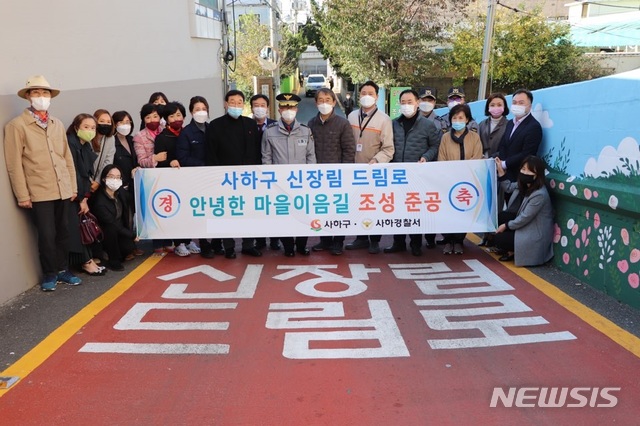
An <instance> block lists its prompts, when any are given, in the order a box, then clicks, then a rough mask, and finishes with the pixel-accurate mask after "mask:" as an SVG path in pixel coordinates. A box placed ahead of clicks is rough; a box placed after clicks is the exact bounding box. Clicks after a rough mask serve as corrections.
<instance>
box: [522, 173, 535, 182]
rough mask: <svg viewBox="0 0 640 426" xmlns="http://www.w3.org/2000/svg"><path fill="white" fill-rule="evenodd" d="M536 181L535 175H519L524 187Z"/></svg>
mask: <svg viewBox="0 0 640 426" xmlns="http://www.w3.org/2000/svg"><path fill="white" fill-rule="evenodd" d="M535 180H536V177H535V176H534V175H525V174H524V173H522V172H520V173H519V174H518V181H519V182H521V183H522V184H524V185H531V184H532V183H533V181H535Z"/></svg>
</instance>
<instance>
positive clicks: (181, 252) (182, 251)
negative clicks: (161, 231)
mask: <svg viewBox="0 0 640 426" xmlns="http://www.w3.org/2000/svg"><path fill="white" fill-rule="evenodd" d="M173 252H174V253H175V254H176V255H177V256H180V257H184V256H189V255H190V254H191V253H189V250H188V249H187V247H185V245H184V243H182V244H180V245H179V246H177V247H176V248H175V250H174V251H173Z"/></svg>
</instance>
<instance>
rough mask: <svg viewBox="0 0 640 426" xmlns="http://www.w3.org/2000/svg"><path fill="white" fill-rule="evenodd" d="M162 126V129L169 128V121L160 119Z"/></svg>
mask: <svg viewBox="0 0 640 426" xmlns="http://www.w3.org/2000/svg"><path fill="white" fill-rule="evenodd" d="M160 125H161V126H162V127H167V120H165V119H164V118H161V119H160Z"/></svg>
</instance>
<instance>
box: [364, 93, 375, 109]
mask: <svg viewBox="0 0 640 426" xmlns="http://www.w3.org/2000/svg"><path fill="white" fill-rule="evenodd" d="M375 103H376V98H374V97H373V96H369V95H365V96H362V97H361V98H360V105H362V106H363V107H365V108H371V107H372V106H374V105H375Z"/></svg>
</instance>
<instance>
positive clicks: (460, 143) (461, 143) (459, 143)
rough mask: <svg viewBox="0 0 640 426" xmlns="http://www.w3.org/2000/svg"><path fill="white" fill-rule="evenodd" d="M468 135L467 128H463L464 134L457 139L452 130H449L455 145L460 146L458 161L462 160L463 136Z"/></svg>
mask: <svg viewBox="0 0 640 426" xmlns="http://www.w3.org/2000/svg"><path fill="white" fill-rule="evenodd" d="M468 133H469V129H467V128H466V127H465V129H464V133H462V134H461V135H460V137H457V136H456V135H455V134H454V130H453V129H451V139H452V140H453V141H454V142H455V143H457V144H458V145H460V159H461V160H464V137H465V136H467V134H468Z"/></svg>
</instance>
